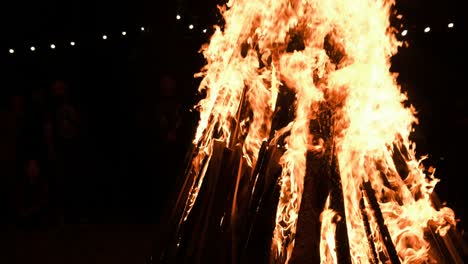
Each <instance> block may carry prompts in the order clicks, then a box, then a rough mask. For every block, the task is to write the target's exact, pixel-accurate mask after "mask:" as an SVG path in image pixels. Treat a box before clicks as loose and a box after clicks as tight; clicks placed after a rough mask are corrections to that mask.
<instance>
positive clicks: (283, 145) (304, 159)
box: [162, 0, 462, 263]
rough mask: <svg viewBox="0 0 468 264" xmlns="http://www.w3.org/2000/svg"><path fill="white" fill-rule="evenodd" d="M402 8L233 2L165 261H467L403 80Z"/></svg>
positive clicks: (208, 80)
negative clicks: (415, 138) (396, 24)
mask: <svg viewBox="0 0 468 264" xmlns="http://www.w3.org/2000/svg"><path fill="white" fill-rule="evenodd" d="M393 6H394V2H392V1H383V0H377V1H375V0H354V1H349V0H335V1H324V0H308V1H299V0H268V1H260V0H232V1H229V3H227V5H226V6H225V7H221V8H220V11H221V13H222V14H223V17H224V19H225V24H224V25H223V27H222V28H221V27H216V30H215V32H214V34H213V35H212V37H211V40H210V42H209V43H208V44H207V45H205V46H204V47H203V48H202V50H201V52H202V53H203V55H204V57H205V59H206V62H207V63H206V65H205V66H204V67H203V68H202V70H201V72H200V73H199V74H197V75H196V76H197V77H200V78H202V79H201V83H200V87H199V89H200V91H203V92H204V93H205V94H206V97H205V98H204V99H203V100H201V101H200V102H199V104H198V105H197V109H198V110H199V111H200V122H199V125H198V129H197V131H196V135H195V137H194V140H193V150H192V152H191V156H190V161H189V166H188V167H187V170H186V173H185V182H184V184H183V185H182V186H181V189H180V193H179V197H178V200H177V201H176V204H175V207H174V208H175V209H174V212H173V215H172V218H171V220H172V221H173V224H174V226H173V228H174V230H175V235H174V236H175V239H174V240H170V242H169V243H168V245H166V246H167V248H166V249H165V250H164V254H163V256H162V258H163V259H165V260H166V262H171V263H172V262H173V263H208V262H209V261H213V262H214V263H228V262H229V263H252V262H254V261H257V262H260V263H434V262H435V263H462V260H461V257H460V256H459V255H458V254H457V251H458V250H459V249H457V248H456V246H455V245H454V244H453V239H452V238H451V236H450V235H449V233H450V230H452V229H451V227H454V226H455V224H456V218H455V214H454V212H453V210H451V209H450V208H448V207H444V206H441V205H440V203H438V202H437V201H436V196H435V194H434V193H433V190H434V187H435V185H436V184H437V182H438V179H436V178H435V177H434V176H433V173H431V174H429V173H428V172H426V171H425V169H424V168H423V167H422V165H421V164H422V163H421V161H422V160H421V159H419V158H417V156H416V149H415V144H414V143H412V142H411V141H410V140H409V136H410V134H411V133H412V131H413V125H414V124H415V123H417V118H416V115H415V110H414V109H413V108H412V107H406V106H405V103H407V101H408V98H407V97H406V96H405V94H403V93H402V92H401V90H400V87H399V84H398V83H397V81H396V77H397V74H395V73H392V72H390V66H391V64H390V59H391V57H392V56H393V55H394V54H396V52H397V48H398V47H399V46H400V45H401V44H402V43H400V42H399V41H397V39H396V37H395V33H396V30H395V29H394V28H392V27H391V25H390V22H389V20H390V16H391V14H392V11H393V10H392V8H393Z"/></svg>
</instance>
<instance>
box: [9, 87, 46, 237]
mask: <svg viewBox="0 0 468 264" xmlns="http://www.w3.org/2000/svg"><path fill="white" fill-rule="evenodd" d="M46 120H47V118H46V112H45V95H44V90H43V89H41V88H33V89H32V90H31V92H30V93H29V95H28V96H26V98H25V112H24V116H23V118H22V120H21V123H20V125H19V128H18V135H17V136H18V138H17V139H18V144H17V158H16V161H17V163H16V164H17V169H16V171H17V172H18V173H17V175H16V176H17V181H16V183H17V184H16V209H17V210H16V213H17V217H18V223H20V224H22V226H23V227H26V228H31V227H40V226H43V225H47V224H49V222H48V220H49V216H50V214H49V210H48V202H49V190H48V185H49V174H50V163H49V160H48V153H49V151H50V146H49V145H48V142H47V121H46Z"/></svg>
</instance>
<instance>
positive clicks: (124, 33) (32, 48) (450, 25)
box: [8, 14, 454, 54]
mask: <svg viewBox="0 0 468 264" xmlns="http://www.w3.org/2000/svg"><path fill="white" fill-rule="evenodd" d="M176 19H177V20H181V19H182V16H181V15H180V14H176ZM205 26H206V25H205ZM446 26H447V28H454V23H453V22H449V23H447V24H446ZM187 27H188V28H189V29H190V30H193V29H194V28H195V25H194V24H188V25H187ZM406 28H408V27H406ZM410 28H414V26H413V27H410ZM431 30H432V29H431V27H429V26H426V27H424V29H423V32H424V33H429V32H430V31H431ZM140 31H146V28H145V27H144V26H141V27H140ZM199 32H201V33H202V34H206V33H208V29H207V28H206V27H204V28H202V29H201V31H199ZM127 33H128V32H127V31H125V30H123V31H120V34H121V35H122V36H127V35H128V34H127ZM408 33H409V30H408V29H403V30H402V31H401V32H400V35H401V36H403V37H405V36H407V35H408ZM101 38H102V39H103V40H107V39H108V38H109V36H108V35H106V34H103V35H101ZM69 45H70V46H76V42H75V41H70V42H69ZM49 47H50V49H53V50H54V49H56V48H57V46H56V44H54V43H52V44H50V45H49ZM29 50H30V51H32V52H35V51H36V50H37V48H36V47H35V46H30V47H29ZM8 53H9V54H13V53H16V50H14V49H13V48H10V49H8Z"/></svg>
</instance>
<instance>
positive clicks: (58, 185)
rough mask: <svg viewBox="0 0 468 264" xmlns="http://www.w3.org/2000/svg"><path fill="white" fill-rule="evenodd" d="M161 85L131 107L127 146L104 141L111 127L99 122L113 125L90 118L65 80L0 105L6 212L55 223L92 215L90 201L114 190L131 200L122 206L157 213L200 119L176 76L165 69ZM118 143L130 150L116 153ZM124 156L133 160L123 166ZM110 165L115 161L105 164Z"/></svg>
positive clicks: (36, 224) (32, 223) (24, 223)
mask: <svg viewBox="0 0 468 264" xmlns="http://www.w3.org/2000/svg"><path fill="white" fill-rule="evenodd" d="M158 86H159V87H154V90H155V91H156V94H155V95H156V96H155V97H151V98H148V99H149V100H147V102H146V103H141V106H140V108H139V109H137V110H135V111H136V112H130V113H127V114H128V115H130V116H132V115H134V119H135V120H134V122H133V121H132V122H133V123H135V126H134V128H133V129H134V130H137V131H134V132H135V133H136V135H138V136H136V138H134V139H132V138H128V139H125V140H126V141H128V142H126V145H131V147H126V148H124V147H119V144H122V142H120V143H119V142H114V141H112V142H114V144H115V145H117V146H115V147H112V148H107V147H99V141H105V140H106V139H105V138H103V137H108V136H106V134H108V133H107V132H105V131H104V132H102V131H94V132H93V130H102V129H103V128H104V127H105V126H106V125H102V124H101V125H98V124H97V123H102V122H99V120H98V121H94V122H90V121H89V119H90V118H89V116H88V115H87V112H86V111H83V109H82V108H81V105H82V102H81V101H79V100H77V99H76V98H75V97H74V96H73V95H74V94H73V93H72V88H74V87H73V86H72V85H70V84H69V83H68V82H67V81H65V80H62V79H55V80H53V81H52V82H49V83H48V84H46V85H43V86H40V87H33V88H32V89H27V90H26V89H23V90H22V91H21V92H16V93H11V94H9V95H8V96H7V97H6V98H5V100H4V101H3V102H4V103H3V104H2V107H1V111H0V119H1V120H0V123H1V124H2V129H1V130H0V133H1V134H0V174H1V176H2V179H3V183H2V184H1V186H2V188H3V190H2V192H1V193H2V194H6V196H5V197H3V198H4V199H2V201H4V202H5V201H6V206H7V207H6V208H8V212H9V214H8V215H9V217H8V218H5V219H8V220H11V222H15V223H16V225H17V226H18V227H19V228H23V229H31V228H42V227H54V226H57V225H61V224H64V223H66V222H73V221H75V220H77V219H80V218H82V217H85V218H86V217H88V215H87V214H88V213H89V212H90V211H91V210H94V209H95V208H94V209H93V208H90V207H96V206H99V203H110V202H109V196H120V197H117V198H115V197H114V198H111V199H114V200H115V201H117V200H119V201H124V202H123V203H125V202H126V204H117V207H121V208H119V209H118V210H121V211H123V210H125V209H123V207H127V208H128V207H131V208H133V209H131V210H130V211H131V213H135V214H138V213H141V212H138V210H140V211H148V212H150V213H149V214H150V215H149V216H148V217H149V218H154V217H158V215H157V214H158V213H157V212H156V216H155V215H154V212H155V211H157V210H159V209H160V205H161V206H162V205H163V204H164V199H165V197H166V196H167V195H169V192H170V191H171V190H173V189H172V188H173V185H171V184H172V183H175V178H174V176H175V174H176V173H179V172H181V171H182V168H183V164H182V162H183V157H184V156H185V154H186V153H185V152H186V150H187V149H188V147H189V146H188V145H189V144H190V137H191V133H192V132H193V130H192V129H191V128H193V124H194V123H193V122H192V121H194V120H193V119H190V118H192V117H189V116H187V113H188V112H189V107H188V106H187V105H186V104H184V100H183V99H182V98H181V96H180V93H179V91H178V89H179V88H178V83H177V80H176V78H175V77H174V76H172V75H170V74H163V75H161V76H160V78H159V81H158ZM102 106H104V105H102ZM96 111H97V110H96ZM94 114H95V115H96V113H94ZM97 116H98V115H97ZM189 119H190V120H189ZM129 123H130V122H129ZM90 124H91V125H90ZM126 125H127V126H128V125H129V124H126ZM105 129H106V128H104V130H105ZM111 129H112V128H111ZM90 130H91V132H90ZM113 132H117V134H119V132H120V133H122V131H113ZM101 135H104V136H101ZM134 135H135V134H134ZM92 137H94V138H93V139H91V138H92ZM100 137H101V138H100ZM135 139H136V140H135ZM130 141H131V142H130ZM90 145H95V146H90ZM99 148H101V149H99ZM115 150H119V151H120V152H128V153H126V155H125V154H122V155H120V156H121V157H129V156H131V157H130V158H127V159H128V160H117V161H109V160H111V159H114V157H115V155H114V153H111V152H115ZM93 152H96V153H97V154H96V153H93ZM90 159H95V160H94V161H90ZM125 163H126V164H127V165H128V167H130V168H128V169H126V168H124V164H125ZM106 164H107V165H106ZM119 164H120V165H119ZM109 165H110V166H112V167H113V168H111V169H105V168H104V169H102V168H98V167H99V166H101V167H105V166H109ZM119 166H121V167H119ZM105 174H108V175H105ZM117 174H119V175H117ZM112 185H114V186H112ZM115 185H119V186H115ZM115 190H117V191H115ZM106 196H107V197H106ZM125 197H127V198H125ZM106 199H107V200H106ZM99 200H100V201H99ZM125 200H126V201H125ZM119 201H117V202H116V203H119ZM97 210H99V208H98V209H97ZM123 213H125V212H123ZM142 214H143V215H144V214H145V213H142ZM5 219H4V220H5ZM79 221H80V220H79Z"/></svg>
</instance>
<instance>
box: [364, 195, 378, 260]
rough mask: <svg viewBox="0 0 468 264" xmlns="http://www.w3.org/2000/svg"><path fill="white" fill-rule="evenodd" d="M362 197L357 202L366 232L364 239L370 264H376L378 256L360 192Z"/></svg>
mask: <svg viewBox="0 0 468 264" xmlns="http://www.w3.org/2000/svg"><path fill="white" fill-rule="evenodd" d="M361 193H362V197H361V200H360V201H359V209H360V210H361V215H362V221H363V224H364V229H365V230H366V237H367V244H368V245H369V251H370V252H371V254H372V255H371V258H370V261H371V264H377V263H378V261H379V258H378V255H377V250H376V248H375V245H374V236H373V235H372V230H371V226H370V223H369V216H368V215H367V212H366V205H365V202H364V193H363V192H362V190H361Z"/></svg>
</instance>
